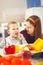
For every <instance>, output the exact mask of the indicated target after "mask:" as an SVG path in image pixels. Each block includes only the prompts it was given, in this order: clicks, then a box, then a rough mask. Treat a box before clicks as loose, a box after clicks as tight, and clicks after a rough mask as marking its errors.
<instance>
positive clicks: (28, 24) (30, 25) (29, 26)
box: [26, 22, 34, 35]
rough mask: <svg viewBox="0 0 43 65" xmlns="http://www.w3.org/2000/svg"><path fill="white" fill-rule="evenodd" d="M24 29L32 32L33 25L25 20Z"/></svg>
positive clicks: (31, 33) (29, 32)
mask: <svg viewBox="0 0 43 65" xmlns="http://www.w3.org/2000/svg"><path fill="white" fill-rule="evenodd" d="M26 30H27V33H28V34H30V35H33V34H34V26H33V25H32V24H31V23H30V22H26Z"/></svg>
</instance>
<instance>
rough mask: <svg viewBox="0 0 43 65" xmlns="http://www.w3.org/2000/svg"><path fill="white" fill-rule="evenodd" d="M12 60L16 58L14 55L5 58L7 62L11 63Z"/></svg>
mask: <svg viewBox="0 0 43 65" xmlns="http://www.w3.org/2000/svg"><path fill="white" fill-rule="evenodd" d="M14 58H16V57H15V56H14V55H9V56H7V57H5V59H6V60H7V61H9V62H11V61H12V59H14Z"/></svg>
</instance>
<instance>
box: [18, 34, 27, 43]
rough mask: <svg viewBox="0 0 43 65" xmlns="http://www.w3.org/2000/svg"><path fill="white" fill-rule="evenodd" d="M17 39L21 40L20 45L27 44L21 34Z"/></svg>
mask: <svg viewBox="0 0 43 65" xmlns="http://www.w3.org/2000/svg"><path fill="white" fill-rule="evenodd" d="M19 38H20V39H21V43H22V44H28V43H27V42H26V40H25V38H24V36H23V34H21V33H19Z"/></svg>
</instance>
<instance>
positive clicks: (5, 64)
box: [0, 61, 10, 65]
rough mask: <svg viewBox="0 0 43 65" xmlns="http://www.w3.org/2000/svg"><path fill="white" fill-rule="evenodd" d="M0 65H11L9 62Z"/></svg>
mask: <svg viewBox="0 0 43 65" xmlns="http://www.w3.org/2000/svg"><path fill="white" fill-rule="evenodd" d="M0 65H10V63H9V62H8V61H3V62H1V63H0Z"/></svg>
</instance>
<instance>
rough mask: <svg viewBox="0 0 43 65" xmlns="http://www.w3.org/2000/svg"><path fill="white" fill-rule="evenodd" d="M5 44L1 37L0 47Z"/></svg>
mask: <svg viewBox="0 0 43 65" xmlns="http://www.w3.org/2000/svg"><path fill="white" fill-rule="evenodd" d="M4 46H5V39H2V41H1V42H0V48H3V47H4Z"/></svg>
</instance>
